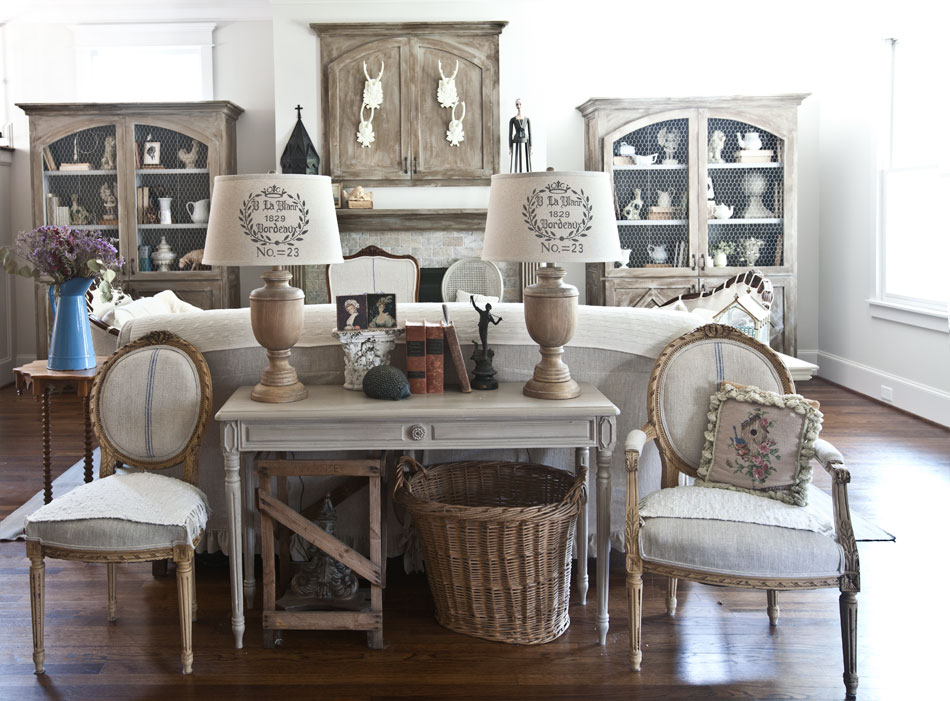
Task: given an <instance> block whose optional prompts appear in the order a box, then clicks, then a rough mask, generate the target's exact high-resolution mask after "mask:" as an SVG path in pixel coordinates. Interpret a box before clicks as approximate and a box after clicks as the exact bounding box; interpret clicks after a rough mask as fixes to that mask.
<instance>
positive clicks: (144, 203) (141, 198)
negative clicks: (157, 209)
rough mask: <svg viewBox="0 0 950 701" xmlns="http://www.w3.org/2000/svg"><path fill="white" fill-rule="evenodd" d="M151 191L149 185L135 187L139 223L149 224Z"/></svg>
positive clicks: (136, 211)
mask: <svg viewBox="0 0 950 701" xmlns="http://www.w3.org/2000/svg"><path fill="white" fill-rule="evenodd" d="M149 196H150V195H149V191H148V186H147V185H142V186H140V187H137V188H135V213H136V217H137V218H138V223H139V224H148V223H149V221H148V219H147V211H148V207H149Z"/></svg>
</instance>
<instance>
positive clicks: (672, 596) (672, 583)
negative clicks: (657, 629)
mask: <svg viewBox="0 0 950 701" xmlns="http://www.w3.org/2000/svg"><path fill="white" fill-rule="evenodd" d="M678 582H679V580H678V579H676V577H669V578H668V579H667V580H666V612H667V613H668V614H669V615H670V616H675V615H676V588H677V584H678Z"/></svg>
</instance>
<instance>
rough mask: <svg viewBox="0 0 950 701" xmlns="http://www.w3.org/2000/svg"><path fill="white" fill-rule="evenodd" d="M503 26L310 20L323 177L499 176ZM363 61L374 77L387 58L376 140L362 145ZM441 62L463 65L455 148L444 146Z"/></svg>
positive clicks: (449, 67) (395, 181) (362, 180)
mask: <svg viewBox="0 0 950 701" xmlns="http://www.w3.org/2000/svg"><path fill="white" fill-rule="evenodd" d="M506 24H507V22H395V23H370V22H364V23H333V24H320V23H317V24H311V25H310V27H311V28H312V29H313V31H314V32H316V33H317V35H319V37H320V66H321V84H322V88H323V93H322V97H323V100H322V103H323V107H322V110H323V124H324V125H325V128H324V153H325V154H326V160H325V164H326V165H325V168H326V172H327V173H328V174H329V175H330V176H331V177H333V178H334V179H339V180H342V181H345V182H349V183H352V184H354V185H355V184H359V185H370V186H373V185H475V184H480V185H487V184H488V183H489V181H490V178H491V175H492V174H493V173H497V172H498V163H499V148H500V133H501V132H500V125H499V107H498V37H499V35H500V34H501V32H502V30H503V29H504V27H505V25H506ZM364 61H365V63H366V70H367V71H368V72H369V74H370V75H372V76H376V75H378V73H379V71H380V68H381V66H382V64H383V62H385V70H384V74H383V77H382V86H383V103H382V105H381V107H380V108H379V109H377V110H375V113H374V114H373V117H372V120H373V121H372V125H373V130H374V132H375V134H376V140H375V141H374V142H373V143H372V145H371V146H369V147H366V148H364V147H362V146H361V145H360V144H359V143H357V141H356V133H357V128H358V126H359V121H360V105H361V103H362V95H363V85H364V82H365V80H366V76H365V74H364V72H363V64H364ZM439 61H441V62H442V66H443V70H444V71H445V72H447V74H451V73H452V72H454V70H455V62H456V61H458V63H459V71H458V74H457V75H456V85H457V87H458V92H459V100H460V101H465V103H466V110H465V119H464V120H463V128H464V131H465V140H464V141H462V142H461V143H460V145H459V146H452V145H450V144H449V142H448V141H447V140H446V138H445V133H446V127H447V125H448V122H449V120H450V119H451V118H452V115H451V114H450V110H447V109H444V108H442V107H441V106H440V105H439V103H438V102H437V101H436V98H435V86H436V85H437V83H438V79H439V76H440V74H439V71H438V63H439ZM364 116H365V115H364ZM367 119H368V117H367Z"/></svg>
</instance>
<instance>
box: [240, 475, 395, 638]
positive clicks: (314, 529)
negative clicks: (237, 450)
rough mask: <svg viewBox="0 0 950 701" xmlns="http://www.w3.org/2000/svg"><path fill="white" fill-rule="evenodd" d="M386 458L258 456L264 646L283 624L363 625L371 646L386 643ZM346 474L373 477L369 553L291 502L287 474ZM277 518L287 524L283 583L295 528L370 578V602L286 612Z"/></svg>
mask: <svg viewBox="0 0 950 701" xmlns="http://www.w3.org/2000/svg"><path fill="white" fill-rule="evenodd" d="M382 470H383V463H382V460H378V461H371V460H370V461H368V460H286V459H279V460H256V461H255V463H254V472H255V474H256V475H257V478H258V484H259V486H258V493H257V506H258V509H259V511H260V517H261V558H262V560H263V573H262V575H263V576H262V578H263V587H264V602H263V603H264V606H263V617H264V647H268V648H270V647H273V646H274V644H275V642H276V640H277V637H278V631H280V630H281V629H284V628H296V629H309V630H340V629H347V630H365V631H366V634H367V643H368V644H369V647H371V648H373V649H380V648H382V647H383V587H384V586H385V582H384V581H383V580H384V577H383V571H384V555H383V545H382V544H383V522H382V505H381V503H382V502H381V484H382V483H381V480H380V475H381V473H382ZM327 475H348V476H352V477H366V478H368V480H369V523H368V528H369V544H370V557H369V559H367V558H365V557H363V555H361V554H360V553H358V552H356V551H355V550H353V549H352V548H350V547H348V546H346V545H345V544H343V543H342V542H341V541H340V540H339V539H337V538H336V537H334V536H332V535H330V534H329V533H327V532H326V531H325V530H323V529H322V528H320V527H319V526H317V525H316V524H314V523H312V522H311V521H309V520H308V519H307V518H305V517H304V516H303V515H301V514H299V513H297V512H296V511H294V510H293V509H291V508H290V507H289V506H287V504H286V502H287V477H290V476H292V477H298V476H299V477H304V476H306V477H314V476H327ZM273 477H277V478H278V498H277V499H275V498H274V497H273V495H272V489H271V479H272V478H273ZM275 522H276V523H278V524H280V525H281V526H283V529H281V530H282V532H281V534H280V546H281V547H280V578H281V588H282V589H283V590H284V591H286V589H287V585H288V584H289V582H290V567H291V561H290V547H289V538H290V534H291V533H296V534H298V535H299V536H300V537H301V538H303V539H304V540H306V541H308V542H309V543H311V544H312V545H314V546H315V547H317V548H319V549H320V550H322V551H323V552H325V553H326V554H327V555H329V556H331V557H333V558H334V559H336V560H338V561H339V562H341V563H343V564H344V565H345V566H347V567H349V568H350V569H351V570H353V571H354V572H356V574H358V575H360V576H361V577H363V578H364V579H366V580H368V581H369V583H370V607H369V609H368V610H363V611H359V612H342V613H341V612H338V611H305V612H297V613H288V612H284V611H279V610H278V609H277V577H276V574H275V572H274V537H275V535H276V533H275V527H274V526H275Z"/></svg>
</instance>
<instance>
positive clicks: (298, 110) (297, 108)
mask: <svg viewBox="0 0 950 701" xmlns="http://www.w3.org/2000/svg"><path fill="white" fill-rule="evenodd" d="M294 109H295V110H297V119H300V111H301V110H302V109H303V107H301V106H300V105H297V106H296V107H294Z"/></svg>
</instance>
